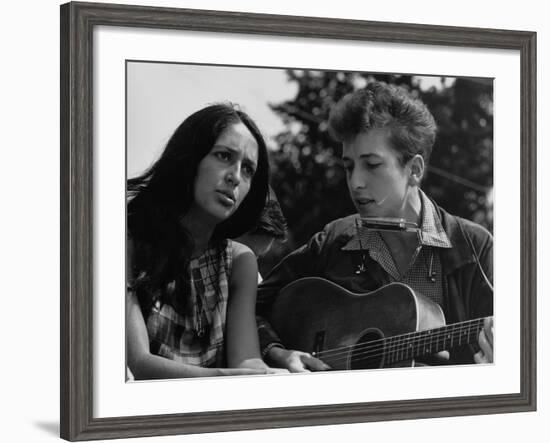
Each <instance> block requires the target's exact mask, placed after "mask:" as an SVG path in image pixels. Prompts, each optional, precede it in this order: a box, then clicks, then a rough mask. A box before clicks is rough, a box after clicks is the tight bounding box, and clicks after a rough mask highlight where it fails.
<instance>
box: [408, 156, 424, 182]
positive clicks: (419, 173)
mask: <svg viewBox="0 0 550 443" xmlns="http://www.w3.org/2000/svg"><path fill="white" fill-rule="evenodd" d="M409 167H410V171H411V172H410V176H409V184H410V185H411V186H420V183H421V182H422V178H423V177H424V168H425V164H424V158H422V156H421V155H420V154H416V155H415V156H414V157H413V158H411V159H410V160H409Z"/></svg>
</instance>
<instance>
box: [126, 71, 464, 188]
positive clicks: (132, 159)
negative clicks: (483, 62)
mask: <svg viewBox="0 0 550 443" xmlns="http://www.w3.org/2000/svg"><path fill="white" fill-rule="evenodd" d="M417 78H418V79H419V80H420V87H421V88H423V89H427V88H429V87H432V86H433V87H436V88H438V89H439V88H441V86H442V85H441V77H437V76H434V77H417ZM446 81H447V82H453V81H454V79H453V78H447V79H446ZM296 93H297V85H296V83H295V82H289V81H288V79H287V75H286V73H285V70H284V69H275V68H249V67H235V66H216V65H193V64H184V63H155V62H138V61H131V62H128V66H127V94H128V95H127V98H128V105H127V128H128V131H127V149H128V150H127V173H128V178H131V177H135V176H136V175H139V174H141V173H142V172H144V171H145V170H146V169H147V168H148V167H149V166H150V165H151V164H152V163H153V162H154V161H155V160H156V159H157V158H158V157H159V156H160V154H161V152H162V150H163V149H164V146H165V145H166V142H167V141H168V139H169V137H170V135H171V134H172V133H173V132H174V130H175V129H176V127H177V126H178V125H179V124H180V123H181V122H182V121H183V120H184V119H185V118H186V117H187V116H189V115H190V114H192V113H193V112H195V111H198V110H199V109H201V108H203V107H205V106H207V105H209V104H212V103H215V102H220V101H231V102H233V103H236V104H238V105H239V106H240V107H241V108H242V109H243V110H244V111H245V112H247V113H248V114H249V115H250V116H251V117H252V119H253V120H254V121H255V122H256V124H257V125H258V127H259V128H260V131H261V132H262V134H263V135H264V137H265V139H266V142H267V144H268V146H269V145H270V144H271V143H273V142H272V139H273V137H274V136H275V135H277V134H278V133H280V132H281V131H282V130H283V129H284V125H283V123H282V121H281V119H280V117H279V116H277V115H276V114H275V113H274V112H273V111H272V110H271V109H270V108H269V103H281V102H283V101H285V100H289V99H292V98H294V97H295V95H296ZM270 142H271V143H270Z"/></svg>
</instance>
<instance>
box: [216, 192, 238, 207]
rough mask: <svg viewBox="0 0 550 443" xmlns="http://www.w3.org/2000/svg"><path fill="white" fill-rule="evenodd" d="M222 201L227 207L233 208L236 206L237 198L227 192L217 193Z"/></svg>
mask: <svg viewBox="0 0 550 443" xmlns="http://www.w3.org/2000/svg"><path fill="white" fill-rule="evenodd" d="M216 192H217V194H218V197H219V199H220V201H221V202H222V203H223V204H224V205H226V206H233V205H234V204H235V197H233V195H232V194H230V193H228V192H225V191H216Z"/></svg>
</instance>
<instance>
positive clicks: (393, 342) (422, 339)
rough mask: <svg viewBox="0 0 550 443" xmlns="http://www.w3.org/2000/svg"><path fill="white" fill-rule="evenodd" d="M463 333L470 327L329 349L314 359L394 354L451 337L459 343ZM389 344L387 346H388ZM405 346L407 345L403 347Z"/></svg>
mask: <svg viewBox="0 0 550 443" xmlns="http://www.w3.org/2000/svg"><path fill="white" fill-rule="evenodd" d="M474 326H475V325H474ZM480 329H481V324H478V325H477V327H476V328H475V329H474V330H473V332H474V333H475V334H478V332H479V330H480ZM465 331H468V333H469V334H471V333H472V325H470V327H468V328H467V327H461V328H457V329H455V330H454V331H452V332H443V331H441V332H438V333H431V334H429V335H424V336H419V337H416V338H414V339H412V340H411V339H410V338H408V339H401V337H402V336H395V337H389V338H386V339H380V340H375V341H372V342H366V343H363V344H359V345H357V344H356V345H349V346H344V347H341V348H338V351H334V350H333V349H329V350H327V351H322V352H319V353H317V354H315V357H323V358H327V357H329V358H332V357H337V356H338V355H341V354H345V355H346V356H347V355H348V351H349V350H350V349H351V350H354V351H356V352H357V351H362V350H369V351H377V350H378V349H384V350H385V353H388V352H394V351H395V350H404V349H406V347H407V348H409V349H410V348H411V347H412V346H414V345H416V346H417V347H419V345H421V344H422V345H423V346H425V345H427V341H428V339H429V340H430V343H431V344H432V345H433V342H434V341H436V343H435V344H438V343H439V340H440V339H443V343H444V342H445V338H448V337H452V338H453V340H451V341H454V339H456V340H458V341H460V338H461V336H462V335H464V333H465ZM388 344H389V346H388ZM405 344H406V345H407V346H406V347H405Z"/></svg>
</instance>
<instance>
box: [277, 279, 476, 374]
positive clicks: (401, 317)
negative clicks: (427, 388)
mask: <svg viewBox="0 0 550 443" xmlns="http://www.w3.org/2000/svg"><path fill="white" fill-rule="evenodd" d="M269 320H270V322H271V325H272V326H273V327H274V329H275V331H276V332H277V334H278V335H279V337H280V338H281V340H282V342H283V343H284V344H285V346H286V347H287V348H288V349H296V350H300V351H304V352H309V353H311V354H312V355H313V356H315V357H317V358H320V359H321V360H323V361H324V362H325V363H326V364H328V365H329V366H330V367H331V368H332V369H334V370H347V369H374V368H382V367H398V366H411V365H412V366H414V365H415V359H418V358H421V357H427V356H431V355H432V354H435V353H438V352H441V351H444V350H450V349H451V348H453V347H456V346H460V345H465V344H468V343H476V342H477V339H478V335H479V332H480V330H481V329H482V328H483V322H484V318H478V319H475V320H468V321H464V322H460V323H454V324H450V325H446V324H445V317H444V315H443V311H442V310H441V308H440V306H439V305H437V304H436V303H434V302H432V301H431V300H429V299H427V298H426V297H424V296H422V295H420V294H418V293H416V292H415V291H414V290H412V289H411V288H410V287H409V286H407V285H404V284H402V283H391V284H389V285H386V286H384V287H382V288H380V289H378V290H376V291H373V292H369V293H366V294H355V293H353V292H350V291H348V290H347V289H344V288H342V287H341V286H339V285H337V284H335V283H332V282H330V281H328V280H325V279H322V278H317V277H308V278H302V279H300V280H296V281H295V282H293V283H290V284H289V285H287V286H285V287H284V288H283V289H282V290H281V292H280V293H279V295H278V296H277V298H276V300H275V302H274V304H273V307H272V311H271V316H270V318H269Z"/></svg>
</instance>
